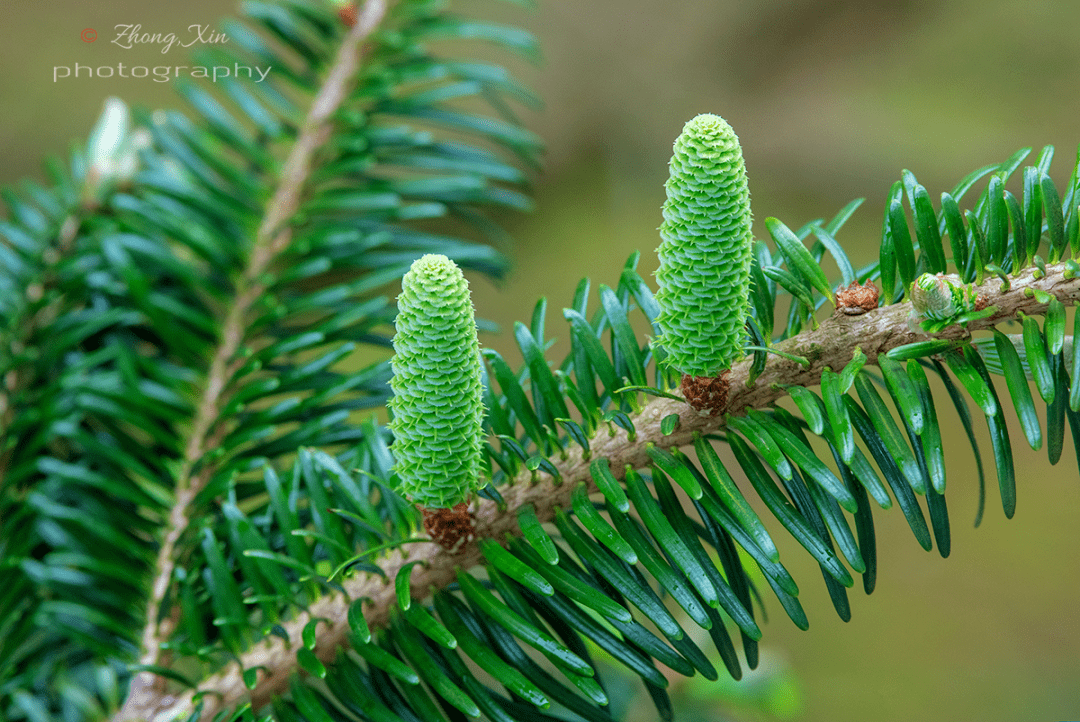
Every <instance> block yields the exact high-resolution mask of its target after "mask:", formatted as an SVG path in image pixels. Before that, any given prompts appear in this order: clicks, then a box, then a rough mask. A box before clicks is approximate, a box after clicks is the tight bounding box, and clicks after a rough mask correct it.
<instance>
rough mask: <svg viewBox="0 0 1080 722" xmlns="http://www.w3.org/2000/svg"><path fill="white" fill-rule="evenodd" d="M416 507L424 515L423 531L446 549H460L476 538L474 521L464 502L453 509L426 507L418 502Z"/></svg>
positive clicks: (452, 551) (451, 550) (454, 550)
mask: <svg viewBox="0 0 1080 722" xmlns="http://www.w3.org/2000/svg"><path fill="white" fill-rule="evenodd" d="M417 508H418V509H420V513H421V514H423V515H424V531H426V532H427V533H428V536H430V537H431V539H432V541H434V542H437V543H438V544H439V546H441V547H442V548H443V549H445V550H446V551H448V552H450V553H456V552H458V551H461V549H463V548H464V547H465V546H466V545H468V543H469V542H471V541H472V540H473V539H475V538H476V521H475V520H474V519H473V515H472V512H470V511H469V505H468V504H466V503H465V502H461V503H460V504H458V505H456V506H455V507H454V508H453V509H428V508H427V507H424V506H420V505H419V504H417Z"/></svg>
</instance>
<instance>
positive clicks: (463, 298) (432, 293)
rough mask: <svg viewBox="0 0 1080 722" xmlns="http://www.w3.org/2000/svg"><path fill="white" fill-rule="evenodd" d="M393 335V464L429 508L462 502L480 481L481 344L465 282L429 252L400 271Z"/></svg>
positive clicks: (405, 487)
mask: <svg viewBox="0 0 1080 722" xmlns="http://www.w3.org/2000/svg"><path fill="white" fill-rule="evenodd" d="M397 300H398V316H397V321H396V325H397V333H396V334H395V335H394V357H393V359H392V360H391V362H390V363H391V366H392V368H393V371H394V378H393V379H392V380H391V381H390V387H391V388H392V389H393V391H394V397H393V398H392V399H391V400H390V404H389V407H390V409H391V410H392V411H393V414H394V418H393V421H391V422H390V428H391V430H393V432H394V443H393V446H392V447H391V448H392V451H393V452H394V460H395V465H394V470H395V471H396V472H397V475H398V477H399V478H400V480H401V487H400V489H401V491H402V492H403V493H404V494H405V496H407V497H408V498H409V499H411V500H412V501H414V502H416V503H418V504H421V505H423V506H425V507H427V508H429V509H447V508H451V507H453V506H455V505H456V504H458V503H460V502H466V501H468V500H469V499H471V497H472V496H473V494H474V493H475V492H476V490H477V488H478V486H479V476H480V453H481V443H482V441H483V429H482V424H483V420H484V404H483V389H482V386H481V382H480V379H481V375H480V345H479V343H478V342H477V339H476V319H475V315H474V312H473V305H472V300H471V298H470V296H469V283H468V281H466V280H465V276H463V275H462V273H461V269H459V268H458V267H457V265H455V264H454V262H453V261H451V260H450V259H449V258H447V257H446V256H440V255H435V254H428V255H426V256H424V257H423V258H420V259H419V260H417V261H416V262H414V263H413V265H412V268H410V269H409V272H408V273H406V274H405V277H404V278H402V279H401V295H400V296H398V299H397Z"/></svg>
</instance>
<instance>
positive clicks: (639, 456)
mask: <svg viewBox="0 0 1080 722" xmlns="http://www.w3.org/2000/svg"><path fill="white" fill-rule="evenodd" d="M1063 270H1064V265H1063V264H1062V265H1058V266H1053V267H1047V269H1046V271H1047V273H1046V276H1045V277H1042V278H1038V279H1036V278H1035V277H1034V273H1033V271H1034V269H1028V270H1026V271H1023V272H1021V273H1020V274H1019V275H1018V276H1016V277H1014V278H1013V279H1012V286H1011V289H1010V290H1008V291H1006V292H1002V291H1001V287H1000V286H1001V284H1000V283H998V282H997V281H996V280H995V281H993V282H989V283H987V284H984V285H983V286H982V287H980V288H979V289H978V290H979V293H980V294H981V295H984V296H985V297H986V298H987V299H988V302H989V303H992V304H993V305H994V306H996V307H997V309H998V311H997V312H996V313H995V314H994V316H992V317H991V318H987V319H980V320H978V321H975V322H973V323H971V324H970V325H969V327H968V329H967V330H965V329H963V328H960V327H959V326H950V327H948V328H946V329H944V330H943V331H942V332H941V333H938V334H935V336H934V337H935V338H946V339H950V338H951V339H958V338H964V337H966V336H967V335H968V334H969V333H970V331H972V330H979V329H984V328H988V327H990V326H992V325H993V324H994V323H995V322H996V321H1000V320H1002V319H1005V318H1012V317H1015V316H1016V315H1017V313H1018V312H1021V311H1023V312H1024V313H1039V312H1041V311H1043V310H1044V306H1043V304H1040V303H1038V302H1037V301H1036V300H1035V299H1034V298H1028V297H1026V296H1025V295H1024V289H1025V288H1029V287H1030V288H1037V289H1041V290H1043V291H1046V292H1048V293H1050V294H1052V295H1054V296H1057V298H1058V299H1059V300H1060V301H1062V302H1063V303H1066V304H1070V305H1075V304H1076V302H1077V300H1078V299H1080V278H1073V279H1066V278H1065V277H1064V275H1063ZM910 310H911V305H910V304H908V303H903V304H896V305H893V306H889V307H886V308H881V309H877V310H874V311H870V312H869V313H866V314H864V315H861V316H846V315H843V314H837V315H834V316H833V317H831V318H829V319H827V320H825V321H823V322H822V323H821V324H820V325H819V327H818V328H817V329H815V330H813V331H807V332H804V333H801V334H799V335H797V336H795V337H793V338H790V339H787V340H786V341H784V342H782V343H780V344H777V347H778V348H779V349H780V350H782V351H784V352H785V353H789V354H793V355H796V356H800V357H803V358H805V359H807V360H808V361H809V362H810V364H809V366H808V367H804V366H803V365H802V364H801V363H797V362H795V361H790V360H788V359H786V358H776V359H773V360H771V361H770V362H769V364H768V365H767V366H766V368H765V371H764V372H763V373H762V374H761V375H760V376H759V377H758V378H757V380H756V382H755V383H754V384H753V385H752V386H750V387H747V386H746V381H747V379H748V378H749V376H750V366H751V363H752V359H750V358H746V359H744V360H743V361H741V362H739V363H737V364H735V366H734V367H733V368H732V370H731V374H730V376H729V380H730V389H731V396H730V400H729V408H730V409H732V410H733V411H734V412H739V411H742V410H744V409H746V408H747V407H751V408H761V407H765V406H768V405H769V404H771V403H773V402H775V401H776V400H777V399H779V398H781V397H782V396H783V395H784V393H785V392H784V390H783V388H782V385H792V384H794V385H802V386H813V385H816V384H818V383H819V382H820V379H821V371H822V369H823V368H824V367H826V366H829V367H831V368H833V369H839V368H841V367H843V366H844V365H845V364H846V363H847V362H848V361H850V360H851V356H852V353H853V349H855V347H856V346H858V347H859V348H861V349H862V350H863V352H864V353H865V354H866V356H867V359H868V361H870V362H874V361H875V360H876V359H877V357H878V356H879V355H881V354H883V353H885V352H886V351H888V350H889V349H891V348H895V347H897V346H901V345H904V344H908V343H913V342H915V341H920V340H926V338H927V336H926V334H923V333H921V332H920V331H917V330H913V329H911V328H910V327H909V325H908V323H907V318H908V314H909V312H910ZM673 413H676V414H678V415H679V417H680V423H679V424H678V425H677V427H676V429H677V430H676V431H675V432H674V433H673V434H671V435H668V436H665V435H664V434H663V433H662V431H661V428H660V427H661V420H662V419H663V418H665V417H666V416H668V415H669V414H673ZM723 423H724V420H723V418H722V417H715V416H706V415H702V414H700V413H698V412H697V411H695V410H694V409H692V408H690V407H689V406H687V405H686V404H685V403H683V402H681V401H678V400H672V399H669V398H659V399H655V400H653V401H651V402H650V403H648V404H647V405H646V406H645V407H644V409H642V411H641V412H640V413H639V414H637V415H636V416H635V417H634V426H635V428H636V431H637V438H636V440H635V441H634V442H630V441H629V440H628V439H627V437H626V432H625V431H624V430H623V429H621V428H620V429H618V430H617V432H616V433H615V435H613V436H606V435H603V434H601V435H599V436H597V438H595V439H593V440H592V441H591V442H590V447H591V452H592V454H591V458H592V459H596V458H600V457H603V458H606V459H608V460H609V462H610V466H611V470H612V472H613V473H614V474H615V475H616V476H618V477H622V475H623V474H624V473H625V469H626V468H627V467H628V466H630V467H640V466H644V465H646V464H648V463H649V457H648V455H647V454H646V452H645V445H646V442H649V441H651V442H653V443H655V444H656V445H657V446H660V447H676V446H684V445H686V444H688V443H690V442H691V440H692V438H693V434H694V433H695V432H700V433H710V432H713V431H716V430H717V429H718V428H720V427H721V426H722V425H723ZM552 463H554V464H555V466H556V467H557V468H558V470H559V472H560V474H561V477H562V481H561V482H556V481H555V480H554V479H552V478H550V477H549V478H545V479H543V480H541V481H539V482H535V483H533V482H532V481H531V479H530V477H531V473H530V472H523V473H522V474H521V475H520V476H519V477H518V478H517V479H515V480H514V482H513V483H512V484H509V485H507V486H506V487H504V488H501V489H500V492H501V494H502V497H503V499H504V501H505V503H506V510H505V511H500V510H499V508H498V506H497V505H496V504H495V502H492V501H490V500H482V501H480V502H478V504H477V505H476V507H475V515H476V532H477V538H488V539H497V540H502V539H504V538H505V536H506V535H507V534H518V533H519V530H518V526H517V514H516V512H517V510H518V509H519V508H521V507H522V506H523V505H525V504H532V505H533V506H534V507H535V509H536V514H537V517H538V518H539V519H540V520H541V521H550V520H551V519H552V518H553V517H554V514H555V509H557V508H568V507H569V506H570V494H571V492H572V491H573V490H574V487H575V486H576V485H577V484H578V483H579V482H582V481H584V482H586V483H587V484H588V485H589V489H590V492H594V491H596V487H595V484H593V483H592V479H591V476H590V474H589V462H588V461H586V460H584V459H583V458H582V455H581V449H579V448H574V449H572V450H570V451H569V452H568V457H567V458H566V459H565V460H552ZM413 561H422V562H424V563H423V564H419V565H416V566H415V567H414V568H413V571H412V576H411V586H412V588H413V589H416V590H430V589H432V588H434V589H442V588H444V587H446V586H447V585H449V584H450V583H451V582H453V581H454V579H455V576H456V573H457V569H458V568H461V569H469V568H471V567H473V566H475V565H477V564H479V563H480V562H481V554H480V550H479V548H478V546H477V545H476V544H470V545H468V546H467V547H466V548H465V549H464V550H462V551H461V552H459V553H456V554H451V553H449V552H447V551H446V550H444V549H442V548H436V547H433V546H431V545H423V546H417V547H414V548H413V549H412V550H411V551H410V552H409V553H408V554H405V555H403V554H401V553H394V554H391V555H389V556H388V557H386V558H384V559H382V560H380V561H379V566H380V568H381V569H382V570H383V572H384V575H374V574H369V575H364V576H358V577H355V578H352V579H348V580H346V581H345V582H344V583H343V587H344V588H345V591H346V593H347V595H346V596H343V595H340V594H333V595H328V596H326V597H323V598H322V599H320V600H319V601H317V602H315V603H314V604H312V605H311V607H309V608H308V609H307V610H306V611H304V612H302V613H300V614H298V615H297V616H296V617H295V618H294V619H293V620H291V621H290V622H288V623H285V624H284V625H283V626H284V627H285V629H286V631H287V632H288V635H289V638H290V639H299V635H300V631H301V630H302V629H303V628H304V626H305V625H306V624H307V623H308V622H309V621H310V620H311V619H314V618H320V619H324V620H327V619H328V620H331V621H330V623H329V624H328V625H326V626H322V625H320V627H319V639H318V642H317V644H316V647H315V650H314V652H315V655H316V656H317V657H318V658H319V659H320V660H321V661H322V662H324V663H330V662H331V661H332V660H333V658H334V656H335V655H336V654H337V653H338V649H339V648H342V647H345V646H347V641H346V640H347V635H348V632H349V624H348V618H347V612H348V609H349V605H350V604H351V602H352V600H354V599H364V600H366V602H365V605H364V618H365V619H366V620H367V623H368V626H369V627H371V628H378V627H383V626H385V625H386V624H387V621H388V618H389V612H390V609H391V607H392V606H393V605H394V604H396V603H397V602H396V599H397V598H396V592H395V589H394V585H393V583H392V582H390V581H388V580H392V579H395V578H396V576H397V571H398V570H399V569H401V567H402V566H404V565H405V564H408V563H410V562H413ZM421 593H423V592H422V591H421ZM260 666H261V667H263V669H262V670H260V672H259V678H258V682H257V685H256V688H255V690H254V691H252V692H250V693H249V691H248V690H247V688H246V687H245V685H244V682H243V670H244V669H250V668H253V667H260ZM298 670H299V666H298V664H297V661H296V653H295V647H290V646H289V645H288V644H287V643H286V642H285V641H283V640H282V639H280V638H278V637H268V638H267V639H266V640H264V641H263V642H260V643H259V644H257V645H256V646H255V647H253V648H252V649H250V650H249V651H248V652H246V653H244V654H243V655H242V656H241V658H240V660H239V662H238V663H232V664H230V665H229V666H227V667H226V668H225V669H223V670H222V671H221V672H219V673H217V674H215V675H213V676H211V677H208V678H207V679H205V680H204V681H203V682H202V683H201V684H199V686H198V689H197V690H196V691H195V692H188V693H185V694H184V695H182V696H180V697H177V698H175V699H169V700H161V705H160V706H159V707H157V709H158V712H159V713H160V714H159V716H156V717H149V716H148V717H147V719H148V720H155V721H156V720H169V719H172V718H173V717H175V716H178V715H180V714H183V713H185V712H186V713H190V711H191V709H192V698H193V696H194V694H195V693H197V692H208V693H212V694H207V695H206V696H204V697H203V700H204V703H205V709H204V714H213V713H216V712H217V711H219V710H221V709H225V708H228V707H232V706H235V705H237V704H239V703H241V702H242V701H244V700H247V699H250V701H251V703H252V705H253V706H254V707H255V708H256V709H258V708H260V707H261V706H263V705H265V704H267V703H269V701H270V699H271V697H272V696H273V695H275V694H280V693H282V692H283V691H284V690H285V689H286V687H287V685H288V680H289V678H290V677H291V676H292V675H293V674H294V673H296V672H297V671H298Z"/></svg>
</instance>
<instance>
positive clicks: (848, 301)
mask: <svg viewBox="0 0 1080 722" xmlns="http://www.w3.org/2000/svg"><path fill="white" fill-rule="evenodd" d="M877 305H878V289H877V286H875V285H874V283H873V282H872V281H867V282H866V283H865V284H863V285H859V282H858V281H852V282H851V283H850V284H849V285H848V287H847V288H838V289H836V310H837V311H839V312H840V313H843V314H846V315H848V316H859V315H861V314H864V313H866V312H867V311H873V310H874V309H875V308H877Z"/></svg>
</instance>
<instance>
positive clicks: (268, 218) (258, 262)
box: [116, 0, 388, 720]
mask: <svg viewBox="0 0 1080 722" xmlns="http://www.w3.org/2000/svg"><path fill="white" fill-rule="evenodd" d="M387 9H388V3H387V0H367V1H366V2H365V3H364V6H363V10H362V11H361V13H360V15H359V17H358V18H357V21H356V23H355V24H354V25H353V27H352V28H351V30H350V31H349V33H348V35H347V36H346V37H345V39H344V42H343V43H342V45H341V47H340V48H339V49H338V52H337V56H336V58H335V59H334V62H333V64H332V65H331V66H330V71H329V73H328V74H327V77H326V80H325V81H324V82H323V84H322V86H321V87H320V89H319V92H318V93H317V94H316V96H315V98H314V100H313V102H312V106H311V110H310V112H309V113H308V116H307V118H306V119H305V121H304V124H303V127H302V128H301V130H300V134H299V136H298V137H297V139H296V142H295V144H294V145H293V147H292V149H291V151H290V152H289V155H288V157H287V159H286V160H285V163H284V165H283V166H282V170H281V179H280V182H279V183H278V186H277V189H276V191H275V192H274V194H273V196H272V197H271V199H270V201H269V202H268V204H267V207H266V212H265V214H264V216H263V220H262V223H261V224H260V226H259V229H258V231H257V234H256V237H255V242H254V244H253V245H252V248H251V254H250V260H249V262H248V265H247V267H246V268H245V269H244V272H243V274H242V276H241V277H240V279H239V280H238V282H237V284H236V289H235V300H234V303H232V305H231V306H230V307H229V310H228V314H227V316H226V319H225V323H224V325H223V327H222V332H221V337H220V340H219V343H218V346H217V349H216V350H215V352H214V356H213V359H212V360H211V362H210V369H209V373H208V375H207V379H206V385H205V388H204V389H203V393H202V398H201V399H200V401H199V404H198V408H197V411H196V416H195V419H194V422H193V424H192V427H191V431H190V434H189V436H188V440H187V444H186V448H185V452H184V458H183V466H182V468H181V470H180V473H179V475H178V478H177V482H176V499H175V502H174V504H173V506H172V510H171V512H170V514H169V517H168V523H167V526H166V528H165V531H164V535H163V538H162V543H161V547H160V550H159V552H158V556H157V560H156V562H155V567H154V569H155V575H154V581H153V584H152V586H151V594H150V597H149V600H148V603H147V611H146V625H145V627H144V629H143V633H142V635H141V640H140V649H141V651H142V654H141V656H140V659H139V664H142V665H155V664H157V663H158V662H159V659H160V647H161V643H162V641H164V640H166V639H168V638H169V636H170V634H171V633H172V631H173V628H174V627H175V625H176V622H177V616H176V615H173V614H170V615H168V616H167V617H166V618H164V619H162V620H161V622H160V623H159V622H158V618H159V616H160V614H161V604H162V602H163V600H164V599H165V597H166V595H167V592H168V589H169V586H170V581H171V579H172V575H173V571H174V569H175V566H176V558H175V557H176V553H177V542H178V541H179V540H180V538H181V536H182V535H183V534H184V533H185V531H186V530H187V528H188V524H189V522H190V519H191V514H190V512H191V509H190V507H191V504H192V503H193V502H194V500H195V498H196V497H197V496H198V494H199V492H200V491H202V489H203V488H205V486H206V485H207V484H208V483H209V482H210V480H211V479H212V478H213V475H214V472H215V466H214V464H212V463H200V462H201V461H203V459H204V457H205V455H206V454H207V453H208V452H209V451H211V450H213V449H215V448H216V447H217V446H218V445H219V443H220V442H221V440H222V438H224V436H225V434H226V433H227V431H228V426H227V425H225V424H220V423H218V422H219V419H220V414H221V409H222V408H223V407H224V405H225V404H226V403H227V402H228V399H229V394H230V390H229V389H228V388H227V384H228V382H229V379H231V378H232V377H233V375H234V374H235V373H236V371H237V370H238V368H239V366H240V365H242V364H243V363H244V358H243V356H242V355H241V354H240V352H241V350H242V346H243V344H244V340H245V335H246V331H247V323H248V321H249V317H250V314H251V311H252V309H253V308H254V306H255V304H256V303H257V302H258V300H259V299H260V298H262V297H263V296H264V295H265V293H266V290H267V288H266V284H265V282H264V281H263V280H262V278H263V275H264V274H265V273H266V272H267V271H268V270H269V269H270V267H271V264H272V263H273V262H274V261H275V259H276V258H277V257H278V255H279V254H280V253H282V251H284V250H285V249H286V248H287V247H288V245H289V241H290V240H291V238H292V229H291V228H289V227H288V222H289V220H290V219H291V218H292V216H293V215H294V214H295V212H296V211H297V209H298V208H299V205H300V200H301V196H302V193H303V189H304V186H305V184H306V182H307V180H308V177H309V175H310V172H311V167H312V162H313V159H314V157H315V154H316V153H317V152H318V151H319V149H320V148H321V147H322V146H323V144H324V143H325V142H326V141H327V139H328V138H329V137H330V135H331V132H332V129H333V125H332V119H333V116H334V114H335V113H336V112H337V110H338V109H339V108H340V107H341V105H342V103H343V102H344V100H345V98H346V97H347V95H348V93H349V91H350V90H351V89H352V87H353V85H354V84H355V82H356V78H357V76H358V73H359V68H360V62H361V58H362V56H363V46H364V44H365V42H366V41H367V40H368V39H369V37H370V36H371V34H372V33H373V32H374V31H375V29H376V28H377V27H378V26H379V23H380V22H381V21H382V19H383V18H384V17H385V16H386V12H387ZM163 682H164V680H162V679H159V678H157V677H156V675H153V674H152V673H149V672H142V673H140V674H138V675H136V677H135V678H134V679H133V680H132V682H131V690H130V693H129V695H128V699H127V702H126V703H125V705H124V707H123V709H121V711H120V712H119V714H118V715H117V717H116V719H117V720H127V719H151V718H153V717H154V716H155V714H154V710H155V709H156V708H157V707H158V706H159V705H160V704H161V702H162V701H163V698H162V697H161V696H160V694H159V693H160V691H161V690H155V689H152V688H155V687H160V686H161V683H163Z"/></svg>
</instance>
